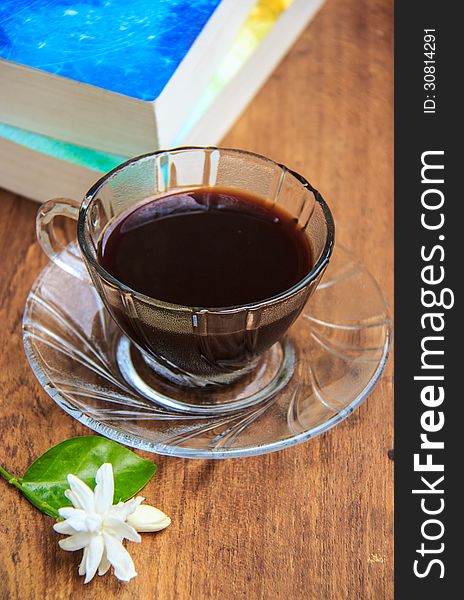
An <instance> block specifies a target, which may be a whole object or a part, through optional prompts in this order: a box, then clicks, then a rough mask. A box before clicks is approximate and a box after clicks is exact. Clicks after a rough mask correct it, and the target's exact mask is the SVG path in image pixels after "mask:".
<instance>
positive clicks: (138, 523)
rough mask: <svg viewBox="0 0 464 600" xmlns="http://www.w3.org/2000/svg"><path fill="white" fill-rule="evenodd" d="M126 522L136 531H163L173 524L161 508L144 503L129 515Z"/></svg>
mask: <svg viewBox="0 0 464 600" xmlns="http://www.w3.org/2000/svg"><path fill="white" fill-rule="evenodd" d="M126 522H127V524H128V525H131V526H132V527H133V528H134V529H135V530H136V531H161V530H162V529H165V528H166V527H167V526H168V525H170V524H171V519H170V518H169V517H168V516H167V515H165V514H164V512H163V511H162V510H160V509H159V508H155V507H154V506H150V505H149V504H142V505H141V506H138V507H137V508H136V510H135V511H134V512H133V513H132V514H131V515H129V516H128V517H127V521H126Z"/></svg>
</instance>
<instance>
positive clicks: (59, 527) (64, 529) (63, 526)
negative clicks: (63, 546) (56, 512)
mask: <svg viewBox="0 0 464 600" xmlns="http://www.w3.org/2000/svg"><path fill="white" fill-rule="evenodd" d="M53 529H54V530H55V531H56V533H61V534H63V535H74V534H75V533H78V531H77V530H76V529H74V528H73V527H71V525H70V524H69V523H68V522H67V521H60V522H59V523H55V524H54V525H53Z"/></svg>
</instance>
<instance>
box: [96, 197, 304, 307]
mask: <svg viewBox="0 0 464 600" xmlns="http://www.w3.org/2000/svg"><path fill="white" fill-rule="evenodd" d="M98 260H99V262H100V264H101V265H102V266H103V267H104V268H105V269H106V271H108V272H109V273H111V274H112V275H113V276H114V277H115V278H116V279H118V280H119V281H121V282H122V283H124V284H125V285H127V286H129V287H130V288H132V289H134V290H136V291H138V292H141V293H143V294H145V295H147V296H150V297H152V298H156V299H158V300H163V301H165V302H171V303H174V304H182V305H186V306H194V307H204V308H213V307H216V308H218V307H227V306H236V305H241V304H247V303H250V302H256V301H259V300H264V299H267V298H271V297H272V296H275V295H277V294H279V293H280V292H283V291H285V290H287V289H289V288H290V287H292V286H293V285H294V284H296V283H297V282H298V281H299V280H301V279H302V278H303V277H304V276H305V275H307V273H308V272H309V271H310V270H311V267H312V257H311V249H310V246H309V243H308V239H307V237H306V235H305V233H304V231H302V229H301V228H300V227H299V225H298V223H297V221H296V219H295V218H294V217H293V216H292V215H290V213H288V212H287V211H286V210H284V209H282V208H280V207H277V206H273V205H272V204H271V203H269V202H266V201H263V200H261V199H260V198H257V197H255V196H251V195H248V194H245V193H242V192H237V191H235V190H234V191H233V192H231V191H229V190H226V189H224V190H221V189H212V188H201V189H198V190H195V191H190V192H182V193H178V194H172V195H170V196H164V197H161V198H157V199H154V200H150V201H147V202H145V203H143V204H139V205H136V206H135V207H133V208H132V209H131V210H129V211H127V212H125V213H123V214H122V215H121V216H120V217H119V218H118V219H116V220H115V221H114V222H112V223H111V224H110V226H109V227H107V229H106V230H105V231H104V233H103V235H102V237H101V240H100V243H99V248H98Z"/></svg>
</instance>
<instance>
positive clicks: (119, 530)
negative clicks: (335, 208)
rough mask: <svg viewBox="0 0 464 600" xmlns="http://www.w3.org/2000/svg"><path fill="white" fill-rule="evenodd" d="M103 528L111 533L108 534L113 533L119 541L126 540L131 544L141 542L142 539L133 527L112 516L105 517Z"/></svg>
mask: <svg viewBox="0 0 464 600" xmlns="http://www.w3.org/2000/svg"><path fill="white" fill-rule="evenodd" d="M104 527H105V529H110V530H111V531H110V532H109V533H113V534H114V535H115V536H116V537H117V538H118V539H120V540H123V539H124V538H126V539H127V540H130V541H131V542H141V541H142V538H141V537H140V536H139V534H138V533H137V532H136V531H135V529H134V528H133V527H131V526H130V525H128V524H127V523H125V522H124V521H123V520H122V519H118V518H117V517H115V516H113V515H107V516H106V518H105V524H104Z"/></svg>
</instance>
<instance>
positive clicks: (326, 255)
mask: <svg viewBox="0 0 464 600" xmlns="http://www.w3.org/2000/svg"><path fill="white" fill-rule="evenodd" d="M191 150H211V151H214V150H218V151H225V152H230V153H237V154H242V155H246V156H253V157H255V158H259V159H260V160H263V161H264V162H267V163H269V164H271V165H273V166H274V167H278V168H280V169H283V170H285V171H286V172H288V173H290V174H291V175H293V177H295V179H297V180H298V181H299V182H300V183H301V184H302V185H303V187H305V188H306V189H307V190H309V191H310V192H312V194H313V195H314V199H315V201H316V202H317V203H318V204H319V205H320V207H321V209H322V213H323V215H324V220H325V225H326V228H327V238H326V241H325V245H324V248H323V250H322V252H321V254H320V257H319V259H318V261H317V262H316V264H315V265H314V266H313V268H312V269H311V270H310V271H309V273H307V275H305V276H304V277H303V278H302V279H300V280H299V281H298V282H297V283H295V284H294V285H293V286H292V287H290V288H288V289H287V290H284V291H283V292H279V294H276V295H274V296H271V297H270V298H265V299H264V300H259V301H257V302H249V303H244V304H241V305H235V306H224V307H211V308H203V307H194V306H187V305H183V304H174V303H171V302H166V301H164V300H158V299H157V298H153V297H152V296H147V295H145V294H143V293H141V292H139V291H137V290H134V289H133V288H131V287H129V286H127V285H126V284H124V283H123V282H122V281H119V279H117V278H116V277H114V276H113V275H111V273H109V272H108V271H107V270H106V269H104V268H103V267H102V266H101V265H100V263H99V262H98V261H97V259H96V252H95V255H94V253H93V252H91V251H89V248H88V245H87V241H86V239H85V225H86V221H87V214H88V210H89V208H90V206H91V204H92V201H93V200H95V198H96V194H97V193H98V191H99V190H100V188H101V187H102V186H103V185H104V184H105V183H107V182H108V181H109V180H110V179H112V178H113V177H114V176H115V175H117V174H118V173H120V172H121V171H124V170H125V169H126V168H127V167H129V166H130V165H132V164H134V163H136V162H139V161H141V160H143V159H147V158H151V157H154V156H158V155H162V154H171V153H174V152H182V151H191ZM77 240H78V243H79V247H80V249H81V252H82V253H83V255H84V257H85V259H86V260H87V261H88V262H90V263H91V265H92V267H93V268H94V269H95V270H96V271H97V273H98V274H99V275H100V277H102V278H103V279H105V280H107V281H109V282H110V283H112V284H113V285H115V286H116V287H118V288H120V289H121V290H122V291H124V292H125V293H129V294H132V295H134V296H136V297H137V298H140V299H141V300H142V301H144V302H145V303H148V304H153V303H156V305H157V306H161V307H163V308H167V309H171V310H189V311H192V310H194V311H195V312H197V313H203V314H205V313H222V314H224V313H233V312H238V311H241V310H253V309H261V308H264V307H266V306H269V305H272V304H275V303H277V302H280V301H282V300H286V299H288V298H290V297H291V296H293V295H294V294H296V293H298V292H299V291H301V290H302V289H303V288H305V287H306V286H307V285H308V284H309V283H311V282H312V281H314V280H315V279H317V277H318V276H319V275H320V274H321V273H322V271H323V270H324V269H325V267H326V266H327V264H328V262H329V259H330V256H331V254H332V250H333V247H334V243H335V224H334V220H333V216H332V213H331V211H330V208H329V207H328V205H327V203H326V202H325V200H324V199H323V198H322V196H321V194H320V193H319V192H318V190H316V189H315V188H314V187H313V186H312V185H311V184H310V183H309V181H307V179H305V178H304V177H303V176H302V175H300V174H299V173H297V172H296V171H293V170H292V169H289V168H288V167H286V166H285V165H283V164H281V163H278V162H276V161H273V160H272V159H270V158H268V157H266V156H263V155H262V154H258V153H256V152H250V151H249V150H240V149H238V148H226V147H220V146H179V147H176V148H170V149H167V150H156V151H154V152H148V153H146V154H140V155H138V156H135V157H133V158H130V159H129V160H127V161H125V162H123V163H121V164H120V165H118V166H117V167H115V168H114V169H112V170H111V171H108V173H105V175H103V176H102V177H101V178H100V179H99V180H98V181H97V182H96V183H94V185H93V186H92V187H91V188H90V189H89V190H88V192H87V193H86V194H85V196H84V199H83V201H82V204H81V207H80V210H79V218H78V223H77Z"/></svg>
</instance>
